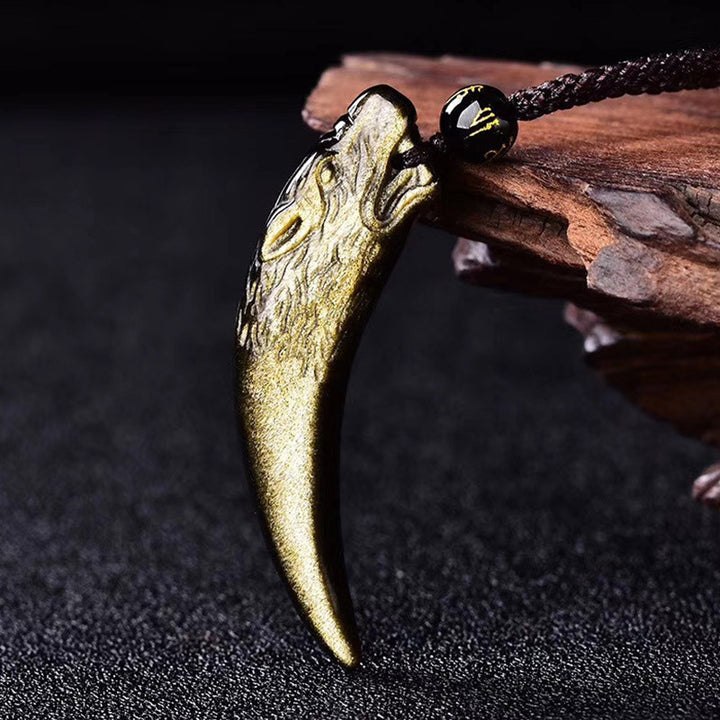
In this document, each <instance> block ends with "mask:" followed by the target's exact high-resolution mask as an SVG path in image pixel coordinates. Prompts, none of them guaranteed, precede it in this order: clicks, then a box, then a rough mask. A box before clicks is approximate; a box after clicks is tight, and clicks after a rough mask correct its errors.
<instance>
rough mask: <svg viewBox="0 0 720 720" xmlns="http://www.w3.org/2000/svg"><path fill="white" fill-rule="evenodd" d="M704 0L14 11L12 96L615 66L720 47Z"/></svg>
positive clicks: (29, 6)
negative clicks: (508, 67) (457, 65)
mask: <svg viewBox="0 0 720 720" xmlns="http://www.w3.org/2000/svg"><path fill="white" fill-rule="evenodd" d="M719 17H720V10H718V8H717V4H713V3H707V2H673V1H672V0H657V1H656V2H623V1H622V0H608V1H607V2H602V3H589V2H588V3H581V2H577V1H574V0H573V1H571V0H566V1H564V2H563V1H557V0H555V1H552V2H512V0H488V1H487V2H467V1H466V0H465V1H464V0H443V2H423V1H422V0H420V1H418V2H412V3H411V2H406V3H403V2H396V1H394V0H363V1H362V2H349V1H348V2H338V1H337V0H335V1H334V2H328V3H322V4H321V3H318V4H316V5H313V4H311V3H308V2H293V1H292V0H266V1H265V2H256V3H250V2H237V1H236V2H231V1H228V0H226V1H225V2H221V1H220V0H208V1H207V2H198V1H197V0H193V2H188V1H187V0H181V1H178V2H172V3H157V2H156V3H152V2H150V3H145V2H138V1H137V0H128V2H107V3H77V2H62V3H53V2H47V3H39V2H21V1H17V0H16V1H14V2H6V3H3V6H2V11H1V15H0V20H1V22H0V66H1V67H2V68H3V85H4V86H5V87H6V88H7V89H8V92H17V91H25V92H27V91H31V92H36V91H37V92H46V93H51V94H61V95H63V94H67V93H69V92H72V93H80V94H88V93H89V94H92V95H107V94H115V93H123V94H130V95H137V94H157V93H163V94H178V95H181V96H186V95H188V94H191V93H192V94H203V95H205V94H210V95H217V94H225V95H227V94H229V95H232V96H243V95H248V94H250V95H257V94H261V95H265V96H269V97H272V98H276V99H277V98H278V96H282V95H283V94H285V95H287V94H295V93H306V92H307V91H308V90H309V89H310V88H311V87H312V85H313V83H314V81H315V79H316V78H317V76H318V74H319V73H320V72H321V71H322V70H323V69H324V68H325V67H326V66H327V65H329V64H331V63H333V62H336V60H337V58H338V57H339V56H340V55H341V54H343V53H347V52H357V51H368V50H396V51H406V52H414V53H423V54H429V55H438V54H444V53H454V54H461V55H471V56H487V57H496V58H509V59H517V58H522V59H527V60H533V61H543V60H555V61H570V62H578V63H586V64H593V63H605V62H612V61H614V60H619V59H624V58H626V57H633V56H636V55H639V54H643V53H651V52H661V51H665V50H672V49H678V48H683V47H695V46H701V45H704V44H713V43H716V42H717V38H718V31H717V27H718V18H719Z"/></svg>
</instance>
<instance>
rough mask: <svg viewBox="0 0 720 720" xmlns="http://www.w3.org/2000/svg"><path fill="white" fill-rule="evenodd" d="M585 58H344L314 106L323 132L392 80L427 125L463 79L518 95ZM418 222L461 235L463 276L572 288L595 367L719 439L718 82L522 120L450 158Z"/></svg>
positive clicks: (310, 104) (567, 293) (641, 399)
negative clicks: (483, 160)
mask: <svg viewBox="0 0 720 720" xmlns="http://www.w3.org/2000/svg"><path fill="white" fill-rule="evenodd" d="M577 70H579V68H575V67H572V66H561V65H554V64H543V65H532V64H526V63H515V62H498V61H490V60H474V59H465V58H454V57H442V58H437V59H433V58H424V57H415V56H409V55H383V54H375V55H359V56H349V57H346V58H344V59H343V61H342V64H341V66H340V67H336V68H332V69H329V70H327V71H326V72H325V73H324V74H323V76H322V77H321V79H320V81H319V83H318V85H317V87H316V88H315V89H314V90H313V92H312V93H311V95H310V97H309V98H308V101H307V104H306V107H305V109H304V118H305V120H306V122H307V123H308V124H309V125H310V126H311V127H313V128H315V129H317V130H320V131H325V130H327V129H329V127H330V126H331V125H332V123H333V122H334V120H335V119H336V118H337V117H338V116H339V115H341V114H342V113H343V112H344V109H345V108H346V106H347V105H348V103H349V102H351V101H352V99H353V98H354V97H355V96H356V95H358V94H359V93H360V92H361V91H362V90H364V89H365V88H367V87H369V86H371V85H376V84H379V83H387V84H390V85H392V86H394V87H396V88H397V89H398V90H400V91H401V92H403V93H404V94H406V95H407V96H408V97H409V98H410V99H411V100H412V101H413V103H414V104H415V106H416V108H417V111H418V125H419V128H420V131H421V133H422V134H423V135H424V136H429V135H431V134H433V133H434V132H436V131H437V122H438V116H439V112H440V109H441V108H442V105H443V104H444V102H445V100H446V99H447V98H448V96H450V95H451V94H452V93H453V92H454V91H455V90H457V89H458V88H459V87H462V86H463V85H467V84H470V83H475V82H484V83H488V84H490V85H495V86H496V87H498V88H500V89H501V90H503V91H504V92H506V93H510V92H512V91H514V90H516V89H518V88H521V87H526V86H529V85H535V84H538V83H541V82H543V81H545V80H549V79H551V78H553V77H556V76H557V75H559V74H562V73H565V72H572V71H577ZM422 220H423V221H424V222H426V223H430V224H432V225H435V226H437V227H440V228H443V229H445V230H448V231H450V232H452V233H455V234H457V235H459V236H460V238H461V239H460V240H459V241H458V243H457V245H456V247H455V250H454V252H453V259H454V263H455V268H456V271H457V273H458V275H459V277H460V278H461V279H463V280H465V281H467V282H471V283H476V284H479V285H487V286H494V287H500V288H504V289H507V290H514V291H520V292H526V293H531V294H537V295H544V296H554V297H562V298H566V299H567V300H569V301H571V302H572V303H573V306H572V308H571V309H570V310H569V311H568V320H569V321H571V322H572V324H573V325H575V326H576V327H577V328H578V329H579V330H580V331H581V332H583V334H584V336H585V338H586V341H585V349H586V353H587V354H588V359H589V360H590V362H591V364H592V366H593V367H595V368H596V369H597V370H598V371H599V372H600V373H602V374H603V375H604V376H605V377H606V378H607V380H608V381H609V382H610V383H611V384H613V385H614V386H615V387H617V388H618V389H620V390H621V391H622V392H623V393H625V394H626V395H627V396H628V397H630V398H631V399H632V400H634V401H635V402H637V403H638V404H639V405H640V406H641V407H643V408H645V409H646V410H647V411H648V412H650V413H652V414H654V415H656V416H658V417H661V418H663V419H665V420H668V421H670V422H672V423H674V424H675V426H676V427H677V428H678V430H680V431H681V432H684V433H686V434H690V435H693V436H696V437H700V438H702V439H703V440H705V441H706V442H710V443H713V444H715V445H718V446H720V361H718V358H720V90H717V89H716V90H696V91H686V92H681V93H672V94H665V95H658V96H640V97H624V98H618V99H614V100H606V101H604V102H601V103H596V104H593V105H587V106H585V107H580V108H574V109H572V110H570V111H564V112H558V113H555V114H552V115H550V116H547V117H543V118H539V119H537V120H534V121H532V122H525V123H521V125H520V133H519V137H518V141H517V144H516V145H515V147H514V148H513V149H512V151H511V152H510V153H509V154H508V155H507V156H506V157H505V158H503V159H502V160H501V161H499V162H497V163H495V164H490V165H484V166H472V165H467V164H464V163H461V162H458V161H453V160H450V161H448V163H447V166H446V167H445V168H444V169H443V176H442V196H441V199H440V201H439V202H438V203H437V204H436V205H435V206H434V207H433V208H432V209H431V210H430V211H429V212H428V213H426V215H425V216H424V217H423V218H422ZM600 339H601V340H602V341H601V340H600Z"/></svg>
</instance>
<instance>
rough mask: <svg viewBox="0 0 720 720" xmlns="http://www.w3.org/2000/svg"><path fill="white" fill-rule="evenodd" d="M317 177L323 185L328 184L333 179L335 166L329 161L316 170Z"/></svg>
mask: <svg viewBox="0 0 720 720" xmlns="http://www.w3.org/2000/svg"><path fill="white" fill-rule="evenodd" d="M318 176H319V178H320V182H321V183H322V184H323V185H328V184H330V183H331V182H332V181H333V180H334V179H335V166H334V165H333V164H332V162H330V161H329V160H328V161H326V162H324V163H323V164H322V165H321V166H320V167H319V168H318Z"/></svg>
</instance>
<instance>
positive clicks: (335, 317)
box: [236, 86, 437, 667]
mask: <svg viewBox="0 0 720 720" xmlns="http://www.w3.org/2000/svg"><path fill="white" fill-rule="evenodd" d="M419 141H420V138H419V134H418V131H417V127H416V125H415V109H414V107H413V105H412V104H411V103H410V101H409V100H408V99H407V98H405V97H404V96H403V95H401V94H400V93H399V92H397V91H396V90H394V89H392V88H390V87H388V86H377V87H374V88H371V89H369V90H366V91H365V92H364V93H362V95H360V96H359V97H358V98H357V99H356V100H355V101H354V102H353V103H352V105H351V106H350V107H349V108H348V112H347V115H344V116H343V117H341V118H340V119H339V120H338V121H337V122H336V124H335V126H334V128H333V130H332V131H331V132H329V133H328V134H327V135H324V136H323V137H322V138H321V139H320V141H319V142H318V145H317V147H316V149H315V150H314V152H312V153H311V154H310V155H309V156H308V157H307V158H306V159H305V161H304V162H303V163H302V164H301V165H300V166H299V168H298V169H297V170H296V172H295V173H294V174H293V175H292V177H291V178H290V180H289V181H288V183H287V185H286V186H285V189H284V190H283V191H282V193H281V194H280V197H279V199H278V200H277V203H276V204H275V207H274V208H273V210H272V212H271V213H270V217H269V219H268V222H267V228H266V233H265V237H264V239H263V241H262V242H261V243H260V245H259V247H258V249H257V252H256V256H255V260H254V262H253V264H252V267H251V269H250V273H249V277H248V281H247V288H246V296H245V301H244V303H243V305H242V306H241V309H240V313H239V317H238V324H237V338H236V353H237V355H236V359H237V368H238V385H237V406H238V416H239V423H240V428H241V432H242V435H243V438H244V444H245V454H246V459H247V464H248V469H249V474H250V477H251V482H252V483H253V486H254V491H255V493H256V496H257V499H258V503H259V507H260V511H261V515H262V520H263V524H264V526H265V530H266V534H267V536H268V538H269V541H270V546H271V548H272V551H273V554H274V556H275V560H276V562H277V565H278V568H279V570H280V573H281V574H282V576H283V578H284V579H285V581H286V582H287V585H288V586H289V589H290V593H291V595H292V597H293V599H294V601H295V603H296V606H297V608H298V610H299V612H300V614H301V615H302V616H303V618H304V619H305V620H306V621H307V623H308V624H309V626H310V628H311V629H312V630H313V631H314V632H315V633H316V635H317V636H318V637H319V638H320V640H321V641H322V642H323V643H324V644H325V646H326V647H327V648H328V649H329V650H330V652H331V653H332V654H333V655H334V656H335V657H336V658H337V659H338V660H339V661H340V662H342V663H343V664H344V665H346V666H349V667H351V666H354V665H356V664H357V663H358V662H359V659H360V648H359V641H358V636H357V630H356V626H355V619H354V616H353V609H352V602H351V599H350V593H349V589H348V584H347V579H346V575H345V565H344V560H343V552H342V545H341V542H342V541H341V534H340V519H339V507H338V473H339V467H338V458H339V446H340V424H341V420H342V409H343V403H344V397H345V388H346V384H347V379H348V374H349V370H350V364H351V362H352V359H353V356H354V354H355V350H356V347H357V344H358V341H359V339H360V335H361V333H362V330H363V328H364V326H365V322H366V320H367V318H368V316H369V314H370V312H371V310H372V308H373V306H374V304H375V301H376V299H377V297H378V295H379V293H380V291H381V290H382V288H383V285H384V284H385V281H386V279H387V277H388V274H389V272H390V270H391V269H392V267H393V265H394V263H395V260H396V259H397V257H398V254H399V253H400V251H401V249H402V247H403V245H404V242H405V238H406V235H407V232H408V230H409V227H410V224H411V223H412V220H413V219H414V217H415V216H416V215H417V213H418V211H419V210H420V209H421V207H422V206H423V205H425V204H426V203H428V202H429V201H430V200H431V198H432V197H433V195H434V193H435V191H436V189H437V180H436V177H435V175H434V173H433V171H432V170H431V168H430V167H428V165H427V164H423V163H421V164H419V165H417V166H415V167H411V168H404V169H400V170H395V169H394V165H393V159H394V158H395V157H396V156H397V155H398V154H400V153H404V152H406V151H408V150H411V149H413V148H414V147H416V146H417V145H418V143H419Z"/></svg>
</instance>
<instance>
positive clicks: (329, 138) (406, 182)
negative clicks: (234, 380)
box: [240, 86, 435, 362]
mask: <svg viewBox="0 0 720 720" xmlns="http://www.w3.org/2000/svg"><path fill="white" fill-rule="evenodd" d="M417 141H418V133H417V128H416V126H415V109H414V108H413V106H412V104H411V103H410V102H409V101H408V100H407V99H406V98H405V97H404V96H402V95H401V94H400V93H398V92H397V91H395V90H393V89H392V88H389V87H387V86H378V87H376V88H371V89H370V90H367V91H365V92H364V93H363V94H362V95H360V97H358V98H357V100H355V102H353V104H352V105H351V106H350V107H349V108H348V112H347V114H346V115H344V116H343V117H341V118H340V119H339V120H338V121H337V122H336V123H335V126H334V128H333V130H332V131H331V132H329V133H327V134H326V135H324V136H323V137H322V138H321V139H320V141H319V143H318V146H317V149H316V150H315V151H314V152H313V153H311V154H310V155H309V156H308V157H307V158H306V159H305V161H304V162H303V163H302V164H301V165H300V167H299V168H298V169H297V170H296V172H295V173H294V174H293V176H292V177H291V178H290V180H289V181H288V183H287V184H286V186H285V188H284V189H283V191H282V193H281V194H280V197H279V198H278V200H277V202H276V204H275V207H274V208H273V210H272V212H271V213H270V216H269V218H268V222H267V229H266V233H265V238H264V240H263V242H262V243H261V245H260V246H259V248H258V253H257V256H256V259H255V262H254V265H253V268H252V269H251V273H250V276H249V278H248V288H247V298H246V301H247V302H246V306H245V308H244V310H243V313H242V318H241V325H242V327H241V328H240V340H241V343H242V344H243V345H244V344H246V343H248V342H249V343H251V344H252V345H253V346H254V347H256V348H257V347H259V346H261V345H263V344H264V343H265V342H266V340H267V338H268V337H270V336H275V335H276V334H277V333H280V334H281V335H282V336H283V337H284V338H285V339H286V340H287V341H288V343H287V344H285V343H283V345H284V346H285V347H286V349H287V350H288V351H290V346H292V348H298V347H303V348H304V351H303V356H304V357H305V358H308V356H309V355H308V352H307V351H308V347H309V346H310V345H315V346H316V348H317V350H318V352H316V353H314V354H315V355H316V356H318V359H320V357H319V356H322V362H326V361H327V358H328V353H332V351H333V348H332V342H331V340H332V337H337V326H338V323H343V322H344V318H346V317H347V316H348V311H349V304H353V305H354V304H356V303H357V301H358V300H364V293H363V292H360V293H358V291H361V289H362V288H361V287H360V286H362V287H366V286H367V285H368V284H369V283H371V282H372V281H373V280H374V279H375V278H376V276H377V274H378V271H381V274H382V275H384V274H385V270H386V267H387V265H388V263H387V262H379V265H378V264H377V263H376V261H379V260H380V258H381V257H385V256H386V255H387V254H392V253H393V252H394V251H395V250H399V249H400V247H399V246H400V245H401V243H397V242H393V240H394V239H395V236H396V234H397V233H396V231H397V230H400V229H401V228H402V227H403V226H404V225H406V224H407V222H408V220H409V219H410V218H412V217H413V216H414V214H415V212H416V211H417V209H418V206H419V205H420V204H421V203H422V202H424V201H425V200H427V199H428V197H429V196H430V194H431V193H432V192H433V190H434V189H435V178H434V176H433V174H432V172H431V171H430V169H429V168H428V167H427V166H426V165H419V166H417V167H414V168H407V169H402V170H399V171H396V170H395V169H394V167H393V158H394V157H395V156H396V155H397V154H399V153H402V152H405V151H406V150H409V149H411V148H412V147H414V146H415V144H416V143H417ZM393 257H394V256H393ZM389 265H390V266H392V263H389ZM301 307H303V308H304V311H302V312H300V308H301ZM332 311H335V312H332ZM319 346H322V347H319ZM311 355H312V354H311Z"/></svg>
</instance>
